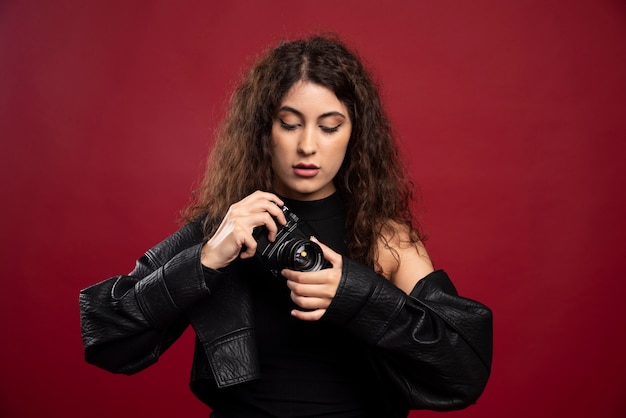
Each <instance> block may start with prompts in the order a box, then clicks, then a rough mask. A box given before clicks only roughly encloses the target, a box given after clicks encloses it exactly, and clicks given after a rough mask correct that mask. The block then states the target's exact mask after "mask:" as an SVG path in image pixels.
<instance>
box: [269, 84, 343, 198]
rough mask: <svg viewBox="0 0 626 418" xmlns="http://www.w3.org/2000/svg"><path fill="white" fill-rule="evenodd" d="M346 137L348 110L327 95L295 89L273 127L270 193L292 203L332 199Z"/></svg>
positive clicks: (315, 88) (319, 89)
mask: <svg viewBox="0 0 626 418" xmlns="http://www.w3.org/2000/svg"><path fill="white" fill-rule="evenodd" d="M351 132H352V124H351V121H350V117H349V115H348V109H347V108H346V106H345V105H344V104H343V103H342V102H340V101H339V99H337V97H336V96H335V94H334V93H333V92H332V91H331V90H329V89H327V88H326V87H323V86H320V85H318V84H313V83H311V82H306V81H299V82H297V83H296V84H294V85H293V86H292V87H291V89H290V90H289V91H288V92H287V94H286V95H285V97H284V99H283V101H282V102H281V104H280V107H279V109H278V112H277V113H276V116H275V118H274V121H273V124H272V151H271V155H272V169H273V170H274V179H273V182H274V183H273V185H274V191H275V192H276V193H278V194H279V195H282V196H284V197H286V198H290V199H295V200H318V199H323V198H325V197H328V196H330V195H331V194H333V193H334V192H335V190H336V189H335V185H334V183H333V179H334V178H335V175H336V174H337V172H338V171H339V168H340V167H341V164H342V162H343V159H344V157H345V155H346V149H347V147H348V141H349V140H350V133H351Z"/></svg>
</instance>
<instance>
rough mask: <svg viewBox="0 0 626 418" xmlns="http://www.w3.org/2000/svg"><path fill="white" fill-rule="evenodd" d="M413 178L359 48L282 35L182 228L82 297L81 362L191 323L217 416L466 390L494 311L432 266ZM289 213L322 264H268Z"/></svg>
mask: <svg viewBox="0 0 626 418" xmlns="http://www.w3.org/2000/svg"><path fill="white" fill-rule="evenodd" d="M410 186H411V185H410V182H408V181H407V180H406V177H405V173H404V170H403V169H402V165H401V162H400V161H399V158H398V152H397V149H396V146H395V145H394V143H393V140H392V135H391V129H390V126H389V123H388V120H387V118H386V116H385V114H384V112H383V109H382V106H381V103H380V99H379V96H378V93H377V90H376V88H375V86H374V84H373V83H372V81H371V79H370V78H369V76H368V74H367V72H366V71H365V69H364V68H363V66H362V64H361V63H360V61H359V59H358V58H357V57H356V55H354V54H353V53H352V52H350V51H349V50H348V49H347V48H346V47H345V46H344V45H343V44H342V43H341V42H339V41H337V40H335V39H330V38H325V37H312V38H310V39H306V40H298V41H293V42H285V43H281V44H280V45H278V46H277V47H276V48H273V49H271V50H270V51H268V52H267V53H266V54H265V55H264V56H263V57H262V58H261V59H260V60H259V61H258V62H257V64H256V65H255V66H254V67H253V69H252V70H251V71H250V73H249V74H248V75H247V77H246V78H245V79H244V80H243V82H242V83H241V85H240V86H239V87H238V88H237V90H236V91H235V92H234V94H233V97H232V99H231V106H230V112H229V113H228V115H227V117H226V118H225V121H224V123H223V125H222V129H221V130H220V132H219V134H218V141H217V143H216V145H215V147H214V149H213V152H212V154H211V156H210V159H209V164H208V170H207V173H206V174H205V177H204V181H203V183H202V184H201V187H200V188H199V190H198V191H197V193H196V194H195V200H194V201H193V203H192V204H191V205H190V207H189V208H188V209H187V212H186V218H187V224H186V225H185V226H184V227H182V228H181V229H180V230H179V231H178V232H177V233H175V234H174V235H172V236H171V237H169V238H167V239H166V240H165V241H163V242H162V243H160V244H158V245H157V246H155V247H154V248H152V249H151V250H149V251H148V252H147V253H146V254H145V255H144V256H143V257H142V258H140V259H139V260H138V261H137V265H136V267H135V269H134V270H133V271H132V272H131V273H129V274H128V275H125V276H116V277H113V278H110V279H108V280H105V281H104V282H101V283H98V284H96V285H93V286H91V287H89V288H87V289H84V290H83V291H82V292H81V295H80V304H81V325H82V331H83V341H84V347H85V357H86V360H87V361H88V362H90V363H93V364H95V365H97V366H99V367H102V368H104V369H106V370H110V371H112V372H116V373H127V374H131V373H135V372H137V371H139V370H142V369H144V368H145V367H147V366H149V365H150V364H152V363H154V362H155V361H156V360H157V359H158V357H159V356H160V355H161V354H162V353H163V352H164V351H165V350H166V349H167V348H168V347H169V346H170V345H171V344H172V343H173V342H174V341H175V340H176V339H177V338H178V337H179V336H180V335H181V333H182V332H183V331H184V329H185V328H186V327H187V325H189V324H191V325H192V326H193V328H194V330H195V332H196V336H197V339H196V350H195V355H194V363H193V368H192V376H191V388H192V390H193V391H194V393H195V394H196V395H197V396H198V398H199V399H201V400H202V401H203V402H205V403H206V404H207V405H208V406H209V407H211V409H212V411H213V412H212V414H213V415H212V416H214V417H216V418H223V417H257V416H258V417H265V416H277V417H300V416H302V417H305V416H306V417H316V416H327V417H382V416H384V417H406V416H407V414H408V411H409V409H436V410H449V409H458V408H463V407H465V406H467V405H469V404H471V403H473V402H474V401H475V400H476V399H477V398H478V396H479V395H480V393H481V392H482V390H483V388H484V386H485V384H486V381H487V378H488V376H489V372H490V364H491V344H492V341H491V338H492V337H491V313H490V311H489V309H488V308H487V307H485V306H483V305H481V304H479V303H477V302H474V301H472V300H469V299H465V298H461V297H459V296H458V295H457V293H456V290H455V289H454V286H453V285H452V283H451V282H450V280H449V278H448V277H447V275H446V274H445V273H444V272H443V271H442V270H436V271H435V270H434V269H433V266H432V263H431V262H430V259H429V257H428V255H427V253H426V250H425V248H424V245H423V243H422V240H421V237H420V234H419V232H418V229H417V228H416V227H415V226H414V220H413V219H412V216H411V212H410V210H409V202H410V199H411V189H410ZM285 208H289V209H288V212H285V210H284V209H285ZM287 213H294V214H296V215H297V217H299V221H298V225H300V224H302V225H303V226H302V228H305V226H304V225H306V228H309V227H310V228H311V230H312V231H315V232H314V233H313V234H312V235H314V236H312V237H311V240H312V241H314V242H316V243H318V244H319V248H321V250H322V251H323V256H324V258H325V260H326V265H325V266H324V267H325V268H321V269H320V268H315V269H312V270H311V271H306V269H300V270H297V269H294V268H285V266H284V265H281V266H280V268H278V270H277V272H276V273H277V276H278V277H276V276H275V275H273V274H271V272H270V269H269V268H268V260H267V259H264V258H262V257H259V256H255V255H256V254H258V253H259V252H260V248H259V247H260V244H259V243H260V242H261V239H260V238H259V237H260V235H259V234H261V235H262V238H263V239H264V240H265V241H264V242H265V243H267V245H268V246H272V245H275V244H276V242H275V240H276V239H277V236H282V235H283V234H284V233H285V229H284V228H283V226H285V225H286V224H287V222H288V219H287V215H286V214H287ZM290 219H291V218H290ZM290 222H292V221H290ZM265 234H267V238H265ZM257 241H258V242H257ZM257 250H259V251H257ZM300 255H303V256H305V257H306V256H309V255H310V254H305V253H304V252H301V253H300ZM302 270H305V271H302Z"/></svg>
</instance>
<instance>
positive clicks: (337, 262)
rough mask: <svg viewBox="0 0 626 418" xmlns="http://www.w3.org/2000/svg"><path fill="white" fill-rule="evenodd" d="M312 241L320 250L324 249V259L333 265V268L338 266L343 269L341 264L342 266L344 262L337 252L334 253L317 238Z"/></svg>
mask: <svg viewBox="0 0 626 418" xmlns="http://www.w3.org/2000/svg"><path fill="white" fill-rule="evenodd" d="M311 241H313V242H314V243H316V244H317V245H319V246H320V248H321V249H322V252H323V253H324V258H325V259H326V260H327V261H328V262H329V263H330V264H332V265H333V267H337V266H339V267H341V264H342V263H341V261H342V257H341V254H338V253H336V252H335V251H333V250H332V249H331V248H330V247H329V246H328V245H326V244H322V243H321V242H319V241H318V240H317V238H315V237H311Z"/></svg>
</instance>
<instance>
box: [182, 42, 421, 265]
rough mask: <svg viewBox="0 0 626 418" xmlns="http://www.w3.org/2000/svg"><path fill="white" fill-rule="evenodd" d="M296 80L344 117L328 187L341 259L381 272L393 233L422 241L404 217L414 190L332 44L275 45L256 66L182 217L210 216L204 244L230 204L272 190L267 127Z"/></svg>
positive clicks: (387, 132)
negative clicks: (311, 86)
mask: <svg viewBox="0 0 626 418" xmlns="http://www.w3.org/2000/svg"><path fill="white" fill-rule="evenodd" d="M301 80H302V81H309V82H312V83H315V84H319V85H321V86H324V87H326V88H328V89H330V90H331V91H333V92H334V93H335V95H336V96H337V98H338V99H339V100H340V101H341V102H343V103H344V104H345V106H346V108H347V109H348V112H349V115H350V119H351V121H352V134H351V137H350V141H349V143H348V149H347V152H346V156H345V159H344V161H343V164H342V166H341V168H340V170H339V172H338V173H337V175H336V177H335V179H334V182H335V187H336V188H337V190H338V191H339V192H340V193H342V195H343V196H345V197H346V200H347V214H346V215H347V216H346V219H347V221H346V223H347V224H346V229H347V231H348V237H349V240H348V250H347V251H348V254H347V255H348V256H349V257H351V258H353V259H355V260H358V261H361V262H363V263H364V264H366V265H369V266H371V267H374V268H376V270H378V271H380V265H379V264H378V262H377V258H378V245H377V244H378V243H379V242H381V241H380V240H382V243H383V244H384V245H387V246H388V243H389V241H390V239H391V238H392V237H393V236H394V234H396V233H398V231H399V230H404V231H405V232H408V234H404V233H403V234H402V235H403V236H408V240H409V241H410V243H412V244H415V243H416V242H418V241H419V240H421V239H423V237H422V236H421V234H420V232H419V231H420V230H419V225H417V222H416V221H415V220H414V217H413V215H412V213H411V210H410V204H411V201H412V200H413V189H414V187H413V183H412V182H411V181H410V180H409V179H408V178H407V176H406V170H405V169H404V166H403V164H402V161H401V159H400V157H399V153H398V148H397V145H396V144H395V142H394V141H393V137H392V129H391V126H390V123H389V119H388V117H387V115H386V114H385V111H384V109H383V106H382V103H381V100H380V96H379V93H378V89H377V87H376V85H375V83H374V82H373V80H372V78H371V77H370V75H369V74H368V72H367V70H366V69H365V67H364V65H363V64H362V62H361V60H360V59H359V58H358V56H357V55H356V54H355V53H354V52H352V51H350V50H349V49H348V48H347V47H346V45H345V44H344V43H343V42H341V41H340V40H339V39H337V38H336V37H335V36H328V35H326V36H313V37H310V38H308V39H301V40H295V41H290V42H281V43H280V44H279V45H278V46H276V47H275V48H272V49H270V50H269V51H267V52H266V53H265V54H264V55H262V56H261V58H260V59H258V61H257V62H256V64H255V65H254V66H253V67H252V69H251V71H250V72H249V73H248V74H247V75H246V76H245V77H244V79H243V81H242V82H241V83H240V85H239V86H238V87H237V88H236V89H235V91H234V92H233V94H232V97H231V99H230V109H229V111H228V113H227V115H226V117H225V119H224V120H223V122H222V125H221V127H220V129H219V130H218V131H217V134H216V143H215V145H214V148H213V151H212V153H211V154H210V156H209V160H208V165H207V170H206V173H205V176H204V179H203V181H202V183H201V184H200V186H199V188H198V189H197V190H196V191H195V192H194V195H193V198H192V202H191V204H190V205H189V207H187V208H186V210H185V211H184V212H183V216H184V218H185V220H186V221H188V222H189V221H192V220H195V219H198V218H199V217H202V216H205V215H207V214H210V216H208V217H207V218H206V221H205V233H206V236H207V237H210V236H212V235H213V233H215V230H216V229H217V227H218V226H219V222H220V221H221V219H222V217H223V216H224V215H225V214H226V212H227V211H228V208H229V206H230V205H231V204H233V203H235V202H238V201H239V200H241V199H243V198H244V197H246V196H247V195H249V194H251V193H252V192H254V191H255V190H266V191H270V190H272V179H273V172H272V167H271V154H270V151H271V130H272V123H273V121H274V118H275V117H276V112H277V110H278V108H279V106H280V104H281V102H282V100H283V98H284V96H285V95H286V94H287V92H288V91H289V89H290V88H291V87H292V86H293V85H294V84H295V83H296V82H298V81H301ZM251 172H253V173H254V175H250V173H251ZM392 251H393V250H392Z"/></svg>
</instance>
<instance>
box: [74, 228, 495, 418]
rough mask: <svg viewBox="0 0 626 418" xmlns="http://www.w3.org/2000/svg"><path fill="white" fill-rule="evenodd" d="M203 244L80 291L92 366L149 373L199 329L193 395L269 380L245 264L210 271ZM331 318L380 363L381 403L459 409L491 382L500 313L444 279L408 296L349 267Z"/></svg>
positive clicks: (186, 243)
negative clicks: (201, 387)
mask: <svg viewBox="0 0 626 418" xmlns="http://www.w3.org/2000/svg"><path fill="white" fill-rule="evenodd" d="M202 243H203V234H202V229H201V226H200V224H199V223H194V224H189V225H186V226H184V227H182V228H181V229H180V230H179V231H177V232H176V233H175V234H173V235H172V236H170V237H169V238H167V239H166V240H164V241H163V242H161V243H160V244H158V245H156V246H155V247H154V248H152V249H150V250H149V251H147V252H146V253H145V255H144V256H143V257H141V258H140V259H139V260H137V264H136V267H135V269H134V270H133V271H132V272H131V273H129V274H128V275H125V276H116V277H112V278H110V279H108V280H105V281H103V282H100V283H97V284H95V285H93V286H90V287H88V288H86V289H83V290H82V291H81V292H80V310H81V329H82V337H83V344H84V350H85V359H86V360H87V362H89V363H92V364H94V365H96V366H98V367H101V368H103V369H106V370H108V371H111V372H114V373H125V374H132V373H135V372H138V371H140V370H142V369H144V368H146V367H147V366H149V365H151V364H153V363H155V362H156V361H157V359H158V358H159V356H160V355H161V354H162V353H163V352H164V351H165V350H166V349H167V348H168V347H169V346H171V344H172V343H173V342H174V341H175V340H176V339H177V338H178V337H179V336H180V335H181V334H182V332H183V331H184V330H185V328H186V327H187V326H188V325H189V324H191V325H192V326H193V328H194V330H195V332H196V335H197V344H196V353H195V355H194V364H193V369H192V376H191V380H192V389H193V387H194V384H195V383H197V382H201V381H206V380H207V379H208V380H211V379H213V380H214V381H215V383H216V384H217V386H218V387H226V386H229V385H234V384H237V383H241V382H245V381H248V380H251V379H255V378H257V377H258V376H259V367H258V361H257V355H256V342H255V331H254V318H253V313H252V308H251V296H250V293H249V289H248V288H247V286H246V284H245V281H243V280H238V279H237V277H238V276H237V271H236V270H237V263H233V264H231V266H229V268H227V269H226V270H225V271H215V270H210V269H206V268H203V267H202V264H201V263H200V250H201V247H202ZM224 276H229V277H224ZM225 278H227V280H225ZM321 320H323V321H329V322H331V323H334V324H335V325H337V326H340V327H343V328H344V329H345V330H346V331H347V332H351V333H353V334H354V335H355V336H357V338H359V339H361V340H362V341H363V343H364V346H366V347H367V349H368V350H369V352H370V358H371V364H369V365H364V367H371V368H372V369H373V371H374V372H375V373H376V375H377V376H378V378H379V379H378V380H379V382H377V383H380V386H381V388H386V390H384V393H381V396H384V397H386V402H388V403H389V405H392V404H393V405H395V406H396V407H400V409H405V410H408V409H434V410H451V409H460V408H464V407H466V406H468V405H470V404H472V403H474V402H475V401H476V399H477V398H478V397H479V395H480V394H481V393H482V391H483V389H484V387H485V385H486V383H487V379H488V377H489V373H490V366H491V356H492V316H491V311H490V310H489V309H488V308H487V307H486V306H484V305H482V304H480V303H478V302H475V301H473V300H470V299H466V298H462V297H460V296H458V294H457V292H456V290H455V288H454V286H453V284H452V282H451V281H450V280H449V278H448V276H447V275H446V274H445V273H444V272H443V271H442V270H437V271H435V272H433V273H431V274H429V275H428V276H426V277H425V278H423V279H422V280H420V281H419V282H418V283H417V285H416V286H415V288H414V289H413V291H412V292H411V294H410V295H407V294H405V293H404V292H403V291H401V290H399V289H398V288H397V287H396V286H394V285H393V284H392V283H390V282H389V281H388V280H386V279H385V278H383V277H382V276H379V275H378V274H376V273H375V272H374V271H373V270H371V269H370V268H368V267H366V266H364V265H362V264H360V263H357V262H355V261H353V260H350V259H348V258H346V257H344V259H343V273H342V277H341V281H340V284H339V288H338V290H337V294H336V296H335V298H334V300H333V302H332V303H331V305H330V306H329V308H328V310H327V311H326V313H325V314H324V316H323V318H322V319H321ZM381 390H382V389H381ZM405 416H406V415H405Z"/></svg>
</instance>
